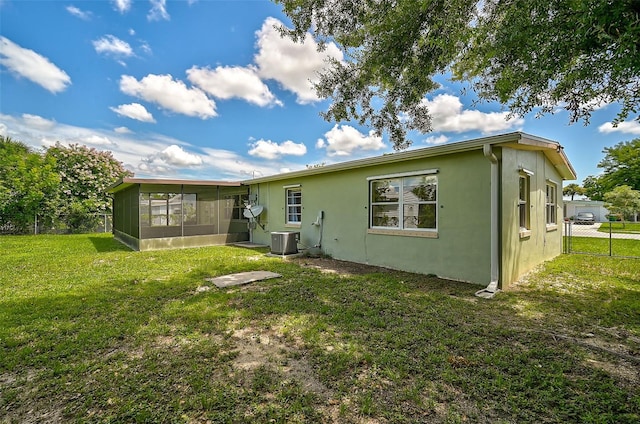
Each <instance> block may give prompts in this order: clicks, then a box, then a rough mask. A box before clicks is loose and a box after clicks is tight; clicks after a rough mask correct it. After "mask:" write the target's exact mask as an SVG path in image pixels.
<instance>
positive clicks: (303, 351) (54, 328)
mask: <svg viewBox="0 0 640 424" xmlns="http://www.w3.org/2000/svg"><path fill="white" fill-rule="evenodd" d="M0 252H2V259H1V260H0V422H3V423H4V422H7V423H12V422H81V423H82V422H185V423H195V422H223V423H227V422H228V423H244V422H259V423H262V422H264V423H269V422H276V423H290V422H336V423H361V422H389V423H391V422H393V423H403V422H407V423H410V422H486V423H494V422H504V423H521V422H531V423H534V422H535V423H538V422H584V423H625V422H628V423H632V422H638V420H640V388H639V387H640V381H639V376H638V372H637V370H638V367H639V366H640V353H639V352H640V259H624V258H611V257H605V256H602V257H600V256H586V255H563V256H560V257H558V258H556V259H555V260H553V261H550V262H548V263H546V264H545V265H544V266H543V267H541V269H540V270H538V271H537V272H536V273H534V274H531V275H530V276H529V277H528V279H527V280H526V281H524V282H522V283H520V284H519V285H517V286H516V288H515V289H512V290H510V291H507V292H502V293H500V294H499V295H498V296H497V297H496V298H494V299H492V300H481V299H478V298H476V297H474V295H473V293H474V292H475V291H476V290H477V289H478V287H477V286H473V285H468V284H462V283H456V282H451V281H445V280H440V279H437V278H435V277H430V276H424V275H415V274H408V273H401V272H392V271H388V270H381V269H373V268H372V269H368V270H365V271H363V272H361V273H352V274H339V273H327V272H321V271H320V270H319V269H316V268H314V267H312V265H315V264H316V260H314V259H302V260H298V261H283V260H281V259H279V258H268V257H266V256H264V255H263V253H264V251H256V250H250V249H242V248H236V247H211V248H200V249H185V250H173V251H159V252H131V251H129V250H127V249H126V248H124V247H122V246H121V245H119V244H118V243H117V242H115V241H114V240H113V239H112V238H111V237H110V236H108V235H88V236H87V235H78V236H75V235H74V236H25V237H0ZM258 269H260V270H268V271H274V272H278V273H280V274H282V278H279V279H273V280H266V281H263V282H258V283H253V284H251V285H248V286H245V287H242V288H230V289H225V290H218V289H216V288H215V287H213V288H212V289H211V290H209V291H204V292H198V291H196V289H197V288H198V287H200V286H203V285H206V284H207V283H206V281H205V278H206V277H212V276H217V275H223V274H227V273H232V272H240V271H248V270H258Z"/></svg>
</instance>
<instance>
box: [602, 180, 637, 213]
mask: <svg viewBox="0 0 640 424" xmlns="http://www.w3.org/2000/svg"><path fill="white" fill-rule="evenodd" d="M604 200H605V202H607V203H605V207H606V208H607V209H608V210H609V211H610V212H611V213H612V214H617V215H621V216H622V217H623V219H633V217H635V215H636V214H637V213H638V211H640V191H638V190H633V189H632V188H631V187H629V186H628V185H621V186H618V187H616V188H614V189H613V190H611V191H610V192H608V193H605V195H604Z"/></svg>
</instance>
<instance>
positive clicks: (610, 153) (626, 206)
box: [563, 138, 640, 219]
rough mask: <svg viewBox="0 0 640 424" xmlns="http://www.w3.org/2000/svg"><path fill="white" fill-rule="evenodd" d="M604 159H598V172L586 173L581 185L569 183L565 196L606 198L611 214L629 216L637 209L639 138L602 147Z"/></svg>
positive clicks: (639, 208) (639, 202) (639, 199)
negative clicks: (593, 173)
mask: <svg viewBox="0 0 640 424" xmlns="http://www.w3.org/2000/svg"><path fill="white" fill-rule="evenodd" d="M603 153H604V154H605V157H604V159H602V160H601V161H600V163H598V168H602V169H603V172H602V174H600V175H596V176H594V175H589V176H588V177H587V178H585V179H584V181H583V182H582V186H579V185H577V184H569V185H567V186H566V187H564V189H563V194H564V195H565V196H571V199H572V200H573V197H574V196H575V195H585V196H586V197H588V198H589V199H591V200H601V201H604V202H606V207H607V209H609V211H610V212H611V213H613V214H617V215H621V216H622V217H624V218H626V219H629V218H632V217H634V216H635V215H636V214H637V213H638V212H640V138H636V139H634V140H631V141H623V142H620V143H618V144H616V145H615V146H613V147H605V148H604V150H603Z"/></svg>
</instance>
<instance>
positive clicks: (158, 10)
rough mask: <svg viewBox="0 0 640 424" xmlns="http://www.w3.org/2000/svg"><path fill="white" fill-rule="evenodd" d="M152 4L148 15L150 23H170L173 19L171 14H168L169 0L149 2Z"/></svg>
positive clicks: (152, 0) (151, 0)
mask: <svg viewBox="0 0 640 424" xmlns="http://www.w3.org/2000/svg"><path fill="white" fill-rule="evenodd" d="M149 2H150V3H151V10H150V11H149V14H148V15H147V19H148V20H150V21H160V20H165V21H168V20H169V19H171V17H170V16H169V13H167V0H149Z"/></svg>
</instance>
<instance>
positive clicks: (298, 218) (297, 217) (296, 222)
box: [284, 185, 302, 226]
mask: <svg viewBox="0 0 640 424" xmlns="http://www.w3.org/2000/svg"><path fill="white" fill-rule="evenodd" d="M284 188H285V192H284V193H285V224H286V225H291V226H301V225H302V188H301V187H300V186H299V185H295V186H285V187H284ZM295 198H299V199H300V203H295V202H294V203H289V201H290V200H292V199H295ZM290 208H294V209H295V212H292V211H291V210H290ZM292 218H293V219H292Z"/></svg>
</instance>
